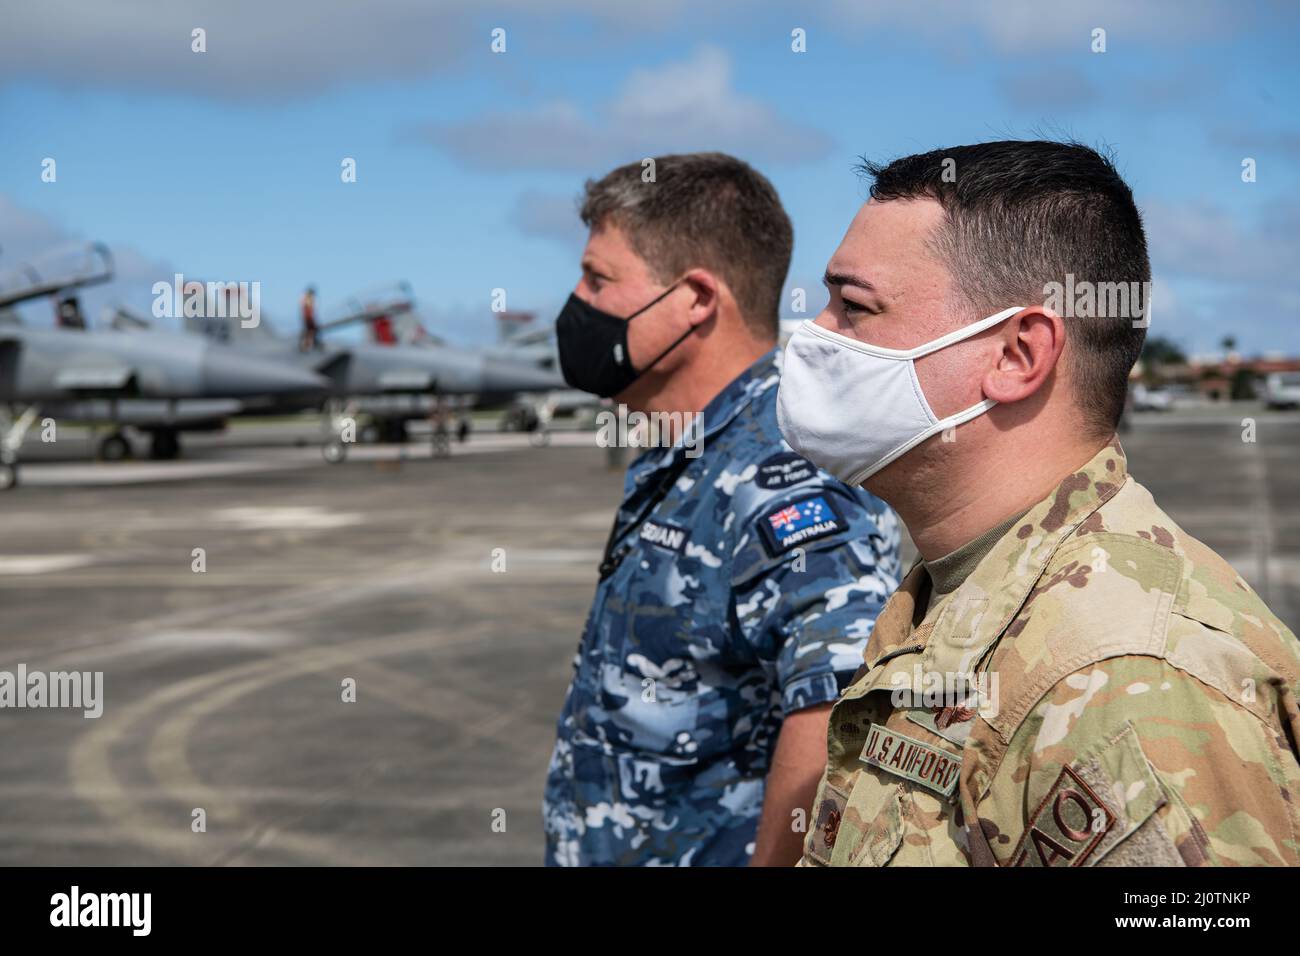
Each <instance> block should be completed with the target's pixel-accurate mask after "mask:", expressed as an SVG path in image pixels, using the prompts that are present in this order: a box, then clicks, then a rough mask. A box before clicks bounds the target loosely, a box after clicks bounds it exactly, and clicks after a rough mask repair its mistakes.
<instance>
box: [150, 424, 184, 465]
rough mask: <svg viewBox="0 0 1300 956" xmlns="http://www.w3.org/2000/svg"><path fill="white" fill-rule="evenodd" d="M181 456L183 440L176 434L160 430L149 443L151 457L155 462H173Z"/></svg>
mask: <svg viewBox="0 0 1300 956" xmlns="http://www.w3.org/2000/svg"><path fill="white" fill-rule="evenodd" d="M180 456H181V439H180V436H179V435H177V434H176V432H174V431H171V430H169V429H160V430H158V431H156V432H154V433H153V437H152V438H151V439H150V442H149V457H150V458H152V459H154V460H155V461H171V460H173V459H175V458H179V457H180Z"/></svg>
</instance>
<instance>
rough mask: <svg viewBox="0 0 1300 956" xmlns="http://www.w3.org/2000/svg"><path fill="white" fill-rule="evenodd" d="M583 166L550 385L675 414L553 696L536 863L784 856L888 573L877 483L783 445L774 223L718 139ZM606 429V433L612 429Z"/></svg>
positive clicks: (790, 857) (770, 209) (782, 228)
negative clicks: (579, 228) (564, 680)
mask: <svg viewBox="0 0 1300 956" xmlns="http://www.w3.org/2000/svg"><path fill="white" fill-rule="evenodd" d="M653 163H654V169H655V175H654V176H653V177H651V178H650V180H649V181H647V179H645V178H643V171H644V165H643V164H642V163H635V164H631V165H628V166H623V167H621V168H619V169H616V170H614V171H613V172H611V173H609V174H608V175H607V176H605V177H604V178H602V179H600V180H599V181H592V182H588V183H587V187H586V196H585V201H584V203H583V206H582V211H581V215H582V219H583V221H584V223H586V225H587V226H588V227H589V229H590V236H589V239H588V242H587V246H586V249H585V251H584V254H583V257H582V278H581V281H580V282H579V283H578V285H577V288H576V289H575V290H574V293H573V294H572V295H571V296H570V297H569V300H568V303H567V304H566V305H565V307H564V309H563V311H562V312H561V314H560V316H559V319H558V321H557V323H556V334H557V338H558V344H559V353H560V364H561V367H562V368H563V371H564V374H565V378H566V380H567V381H568V383H569V384H570V385H571V386H573V387H575V388H579V389H582V390H584V391H588V392H592V393H594V394H596V395H600V396H602V397H613V398H614V399H615V401H616V402H617V403H618V404H619V406H620V408H619V414H617V415H616V414H615V413H614V412H610V411H607V412H605V413H604V414H606V415H609V416H611V417H612V418H614V420H620V419H621V416H622V413H623V412H624V411H625V409H624V406H626V408H628V409H631V410H632V411H631V412H630V413H629V417H631V416H634V415H637V414H638V413H639V414H640V415H641V416H642V417H645V416H647V415H650V416H654V415H659V416H666V417H667V418H668V420H669V421H670V422H671V421H673V420H674V419H672V416H677V418H676V422H677V423H678V424H680V425H681V427H671V428H670V429H669V432H670V434H669V436H668V438H667V439H666V440H664V441H662V442H661V443H660V447H649V448H648V449H647V450H646V451H644V453H642V454H641V455H640V456H639V457H638V458H636V459H635V460H634V461H633V462H632V464H631V466H630V468H629V470H628V473H627V477H626V480H625V485H624V488H625V491H624V499H623V502H622V505H621V507H620V508H619V510H618V513H617V515H616V517H615V520H614V527H613V529H612V531H611V533H610V536H609V541H608V544H607V546H606V550H605V556H604V560H603V561H602V563H601V566H600V581H599V583H598V584H597V586H596V595H595V599H594V601H593V604H592V608H591V613H590V615H589V617H588V619H587V623H586V626H585V628H584V631H583V634H582V638H581V643H580V645H579V648H578V652H577V655H576V658H575V660H574V673H573V680H572V683H571V685H570V687H569V690H568V693H567V695H566V697H565V701H564V706H563V710H562V712H561V714H560V718H559V722H558V728H557V738H558V739H557V741H556V745H555V749H554V752H553V755H552V759H551V764H550V770H549V775H548V779H547V783H546V794H545V800H544V817H545V829H546V835H547V851H546V861H547V863H548V864H552V865H580V864H585V865H635V864H647V865H744V864H746V863H751V862H752V863H753V864H768V865H788V864H793V863H794V862H795V861H796V860H797V859H798V858H799V853H800V846H801V843H802V834H803V832H804V830H805V829H806V822H807V821H806V820H805V819H803V814H804V813H805V812H806V808H807V807H808V806H809V805H810V804H811V802H812V798H813V791H814V789H815V787H816V782H817V777H818V775H819V774H820V772H821V767H822V766H823V765H824V763H825V759H826V730H827V727H826V720H827V714H828V713H829V711H830V706H831V702H832V701H834V700H835V698H836V697H837V696H838V694H839V691H840V688H841V687H843V686H845V685H846V684H847V683H848V681H849V680H850V678H851V675H852V674H853V672H854V670H855V669H856V668H857V666H858V665H859V664H860V663H861V658H862V649H863V647H864V645H865V642H866V640H867V637H868V635H869V634H870V632H871V629H872V626H873V624H874V623H875V617H876V613H877V611H878V610H879V608H880V607H881V605H882V604H883V603H884V600H885V598H886V597H887V596H888V594H889V593H890V592H891V591H892V590H893V589H894V587H895V586H896V584H897V580H898V575H899V565H898V523H897V519H896V518H895V516H894V514H893V513H892V512H891V511H890V510H889V509H888V508H887V507H885V506H884V505H883V504H882V503H881V502H880V501H879V500H878V499H876V498H874V497H873V496H871V495H870V494H867V493H866V492H862V491H855V490H852V489H850V488H848V487H847V486H845V485H844V484H842V483H840V482H838V481H836V480H835V479H834V478H831V477H830V476H829V475H827V474H826V473H825V472H821V471H818V470H817V469H816V468H815V467H813V466H812V465H810V464H809V463H808V462H807V461H806V460H804V459H803V458H801V457H800V456H799V455H797V454H794V453H793V452H792V451H791V449H790V447H789V446H788V445H786V444H784V443H783V442H782V440H781V436H780V433H779V431H778V429H777V422H776V408H775V399H776V394H777V384H778V382H779V380H780V372H781V369H780V355H779V353H778V350H777V349H776V344H777V330H778V309H779V302H780V297H781V291H782V285H783V283H784V281H785V276H786V271H787V269H788V268H789V264H790V255H791V249H792V246H793V231H792V229H791V226H790V220H789V218H788V217H787V216H786V213H785V210H784V209H783V208H782V207H781V202H780V199H779V197H778V196H777V194H776V191H775V189H773V188H772V185H771V183H769V182H768V181H767V179H765V178H764V177H763V176H761V175H760V174H758V173H757V172H756V171H754V170H753V169H751V168H750V167H749V166H748V165H746V164H745V163H743V162H740V161H739V160H737V159H734V158H732V157H730V156H725V155H721V154H718V153H698V154H692V155H678V156H661V157H658V158H657V159H655V160H653ZM618 434H619V435H622V434H623V430H622V429H621V428H620V429H619V430H618Z"/></svg>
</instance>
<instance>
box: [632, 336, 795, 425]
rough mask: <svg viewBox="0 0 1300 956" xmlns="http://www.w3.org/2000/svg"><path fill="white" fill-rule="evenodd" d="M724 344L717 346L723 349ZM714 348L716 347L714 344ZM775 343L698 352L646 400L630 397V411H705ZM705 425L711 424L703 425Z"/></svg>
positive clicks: (752, 342)
mask: <svg viewBox="0 0 1300 956" xmlns="http://www.w3.org/2000/svg"><path fill="white" fill-rule="evenodd" d="M721 344H722V343H717V346H721ZM711 345H713V344H712V343H711ZM774 345H776V343H775V342H768V343H763V342H758V341H755V340H753V339H746V340H744V341H743V342H740V343H734V342H733V343H732V345H731V346H730V347H727V348H721V347H717V346H714V347H711V348H709V349H707V350H701V351H699V352H697V353H696V354H695V356H694V358H693V359H692V360H691V362H690V364H689V365H685V366H682V367H680V368H678V369H676V370H675V371H674V372H673V374H672V376H671V377H670V378H668V379H667V380H666V381H663V382H662V383H661V384H660V386H659V387H658V388H657V389H655V390H654V392H653V393H652V394H650V395H647V396H645V397H640V396H638V395H637V394H636V391H637V389H636V387H635V386H633V388H632V389H629V392H630V393H631V394H628V395H627V396H626V397H624V398H623V401H624V402H625V403H626V404H627V406H628V408H630V409H632V410H633V411H638V412H647V413H653V412H668V413H671V412H679V413H683V414H692V413H694V412H702V411H704V409H705V407H707V406H708V404H709V402H711V401H713V400H714V399H715V398H717V397H718V395H719V394H720V393H721V392H722V390H723V389H725V388H726V387H727V386H728V385H730V384H731V383H732V382H734V381H735V380H736V379H737V378H738V377H739V376H740V375H741V374H742V373H743V372H744V371H745V370H746V369H748V368H749V367H750V366H751V365H753V364H754V363H755V362H757V361H758V360H759V359H760V358H761V357H762V356H763V355H765V354H766V353H767V352H768V350H770V349H771V348H772V347H773V346H774ZM704 424H705V425H706V426H707V425H708V422H705V423H704Z"/></svg>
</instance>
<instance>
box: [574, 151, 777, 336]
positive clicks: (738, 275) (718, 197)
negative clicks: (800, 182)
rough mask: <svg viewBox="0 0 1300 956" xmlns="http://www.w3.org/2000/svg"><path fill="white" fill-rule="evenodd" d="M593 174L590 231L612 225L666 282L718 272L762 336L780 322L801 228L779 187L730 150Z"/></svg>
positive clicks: (586, 217) (587, 201) (585, 202)
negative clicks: (691, 274) (797, 231)
mask: <svg viewBox="0 0 1300 956" xmlns="http://www.w3.org/2000/svg"><path fill="white" fill-rule="evenodd" d="M653 162H654V166H653V169H654V178H653V180H649V178H648V176H646V175H644V174H645V172H646V170H647V169H649V168H650V167H649V166H648V165H647V164H646V163H644V162H635V163H628V164H627V165H626V166H620V167H619V168H618V169H615V170H614V171H613V172H611V173H608V174H606V175H605V176H604V177H602V178H601V179H599V180H591V179H589V180H587V183H586V187H585V192H584V196H583V199H582V207H581V210H580V215H581V216H582V221H583V222H584V223H585V224H586V225H587V226H588V228H591V229H599V228H602V227H604V226H606V225H613V226H616V227H617V228H618V229H620V230H621V231H622V232H623V233H624V234H625V235H626V236H627V239H628V242H629V243H630V244H631V246H632V248H633V249H635V250H636V253H637V255H639V256H640V257H641V258H642V259H644V260H645V262H646V264H647V265H648V266H649V267H650V269H651V271H652V272H653V273H654V274H655V276H656V277H657V278H658V279H659V280H660V281H661V282H671V281H672V280H673V279H675V278H677V277H678V276H680V275H681V274H682V273H683V272H686V271H687V270H688V269H694V268H703V269H708V270H709V271H711V272H714V273H716V274H717V275H718V276H719V277H721V278H722V279H723V280H724V281H725V282H726V283H727V285H728V286H729V287H730V288H731V292H732V294H733V295H734V296H735V297H736V303H737V304H738V305H739V306H740V311H741V313H742V315H743V316H744V319H745V321H746V322H747V323H748V324H749V326H750V328H751V329H752V330H753V332H754V333H755V334H756V335H758V336H759V337H762V338H770V339H775V338H776V337H777V332H778V329H779V328H780V323H779V318H778V311H779V309H780V305H781V289H782V287H783V286H784V285H785V277H786V272H787V271H788V270H789V268H790V254H791V251H792V250H793V248H794V228H793V227H792V226H791V225H790V217H789V216H787V215H786V212H785V209H784V208H783V207H782V206H781V197H780V196H778V195H777V193H776V189H775V188H774V187H773V186H772V184H771V183H770V182H769V181H768V180H767V177H765V176H763V175H762V174H761V173H759V172H758V171H757V170H755V169H754V168H753V167H752V166H750V165H749V164H748V163H744V162H741V161H740V160H739V159H736V158H735V157H734V156H727V155H726V154H724V153H684V154H679V155H670V156H657V157H655V158H654V160H653Z"/></svg>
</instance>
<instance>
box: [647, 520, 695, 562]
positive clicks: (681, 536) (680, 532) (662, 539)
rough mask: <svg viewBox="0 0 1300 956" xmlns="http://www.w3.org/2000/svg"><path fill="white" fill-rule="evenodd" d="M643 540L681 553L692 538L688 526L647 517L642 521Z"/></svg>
mask: <svg viewBox="0 0 1300 956" xmlns="http://www.w3.org/2000/svg"><path fill="white" fill-rule="evenodd" d="M641 540H642V541H646V542H649V543H650V544H657V545H659V547H661V548H667V549H668V550H669V551H676V552H677V553H678V554H681V553H682V550H683V549H684V548H685V547H686V542H687V541H689V540H691V533H690V531H689V530H687V529H686V528H678V527H674V526H673V525H670V524H667V523H666V522H663V521H650V520H648V519H647V520H646V521H643V522H641Z"/></svg>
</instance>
